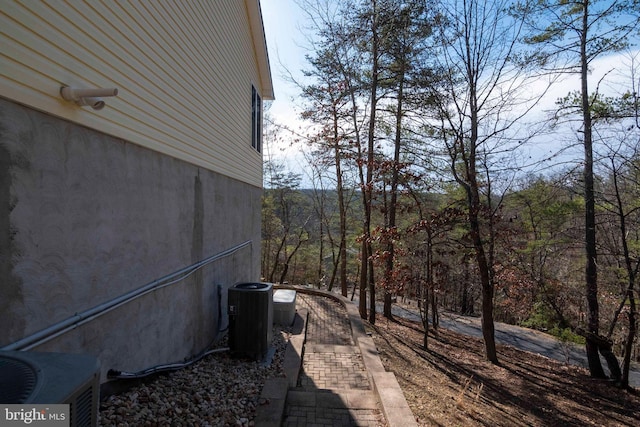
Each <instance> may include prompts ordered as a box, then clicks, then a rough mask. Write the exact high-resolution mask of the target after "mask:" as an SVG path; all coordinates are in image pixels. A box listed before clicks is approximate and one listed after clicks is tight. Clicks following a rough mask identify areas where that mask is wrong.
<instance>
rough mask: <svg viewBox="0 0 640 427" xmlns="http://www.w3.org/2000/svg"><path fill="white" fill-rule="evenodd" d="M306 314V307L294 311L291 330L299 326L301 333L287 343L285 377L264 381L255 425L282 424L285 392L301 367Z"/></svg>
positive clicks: (294, 382) (305, 334)
mask: <svg viewBox="0 0 640 427" xmlns="http://www.w3.org/2000/svg"><path fill="white" fill-rule="evenodd" d="M308 315H309V313H308V312H307V310H306V309H300V310H298V311H297V313H296V316H295V318H294V322H293V330H296V329H299V328H300V327H301V328H302V330H301V333H299V334H296V335H292V336H291V337H290V338H289V342H288V343H287V347H286V349H285V352H284V360H283V362H282V365H283V370H284V373H285V377H284V378H269V379H267V380H266V381H265V384H264V387H263V388H262V391H261V393H260V406H258V407H257V408H256V418H255V425H257V426H260V427H263V426H264V427H280V425H281V424H282V417H283V416H284V410H285V404H286V400H287V392H288V391H289V388H292V387H295V385H296V382H297V381H298V375H299V374H300V369H301V367H302V359H303V356H304V354H303V352H304V342H305V341H306V337H307V319H308ZM300 323H302V324H300Z"/></svg>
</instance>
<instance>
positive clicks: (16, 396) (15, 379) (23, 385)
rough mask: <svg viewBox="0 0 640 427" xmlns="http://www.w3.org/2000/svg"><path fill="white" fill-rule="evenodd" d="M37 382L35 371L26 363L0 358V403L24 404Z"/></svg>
mask: <svg viewBox="0 0 640 427" xmlns="http://www.w3.org/2000/svg"><path fill="white" fill-rule="evenodd" d="M37 380H38V374H37V371H36V370H35V369H34V368H33V367H32V366H31V365H29V364H28V363H25V362H23V361H21V360H16V359H13V358H10V357H0V384H2V387H0V403H3V404H11V403H25V402H26V401H27V399H28V398H29V396H31V394H32V393H33V390H34V389H35V387H36V384H37Z"/></svg>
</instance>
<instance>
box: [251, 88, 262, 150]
mask: <svg viewBox="0 0 640 427" xmlns="http://www.w3.org/2000/svg"><path fill="white" fill-rule="evenodd" d="M251 147H253V148H254V149H255V150H256V151H257V152H258V153H261V152H262V97H261V96H260V94H259V93H258V90H257V89H256V87H255V86H254V85H251Z"/></svg>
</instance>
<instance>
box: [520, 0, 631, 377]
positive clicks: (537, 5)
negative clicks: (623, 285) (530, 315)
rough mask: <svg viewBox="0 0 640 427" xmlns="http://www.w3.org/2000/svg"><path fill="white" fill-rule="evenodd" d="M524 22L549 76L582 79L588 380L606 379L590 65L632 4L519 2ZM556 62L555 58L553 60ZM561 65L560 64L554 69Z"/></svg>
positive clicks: (615, 44) (620, 44)
mask: <svg viewBox="0 0 640 427" xmlns="http://www.w3.org/2000/svg"><path fill="white" fill-rule="evenodd" d="M514 10H517V12H518V13H519V16H521V17H525V19H526V20H527V23H528V26H529V29H530V33H529V36H528V37H527V38H526V40H527V41H528V42H529V43H532V44H534V45H535V52H534V53H533V55H531V56H530V57H529V58H530V60H531V61H533V60H537V63H538V64H539V65H540V67H541V68H543V69H546V70H548V71H550V72H556V73H563V74H577V75H578V76H580V83H581V85H580V92H579V95H580V100H579V104H577V107H578V108H579V113H580V116H581V120H582V128H581V130H580V134H581V135H582V144H583V148H584V169H583V180H584V198H585V240H584V242H585V254H586V268H585V293H586V299H587V305H588V322H587V323H588V325H587V326H588V331H587V332H588V334H587V336H586V350H587V359H588V362H589V371H590V373H591V376H592V377H596V378H603V377H605V374H604V370H603V369H602V364H601V363H600V358H599V356H598V343H597V340H596V338H595V337H597V336H598V335H599V329H600V315H599V304H598V261H597V241H596V215H595V190H594V171H593V164H594V158H593V152H594V150H593V145H594V141H593V114H592V108H591V107H592V104H591V99H590V92H589V81H588V76H589V66H590V64H592V62H593V61H594V59H596V58H598V57H600V56H602V55H605V54H607V53H611V52H615V51H619V50H620V49H623V48H624V47H625V46H626V45H627V44H628V37H629V35H630V34H632V33H634V32H635V31H636V29H637V28H638V25H639V20H638V17H639V10H638V4H637V2H636V1H633V0H631V1H627V0H613V1H610V0H574V1H564V0H537V1H531V2H529V1H523V2H521V3H519V4H518V6H517V7H516V8H515V9H514ZM556 60H559V62H557V61H556ZM558 64H559V65H558Z"/></svg>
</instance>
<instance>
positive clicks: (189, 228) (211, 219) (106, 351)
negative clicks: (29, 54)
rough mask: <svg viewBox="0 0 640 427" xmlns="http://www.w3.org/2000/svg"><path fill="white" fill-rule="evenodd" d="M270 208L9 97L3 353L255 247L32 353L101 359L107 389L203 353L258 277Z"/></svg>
mask: <svg viewBox="0 0 640 427" xmlns="http://www.w3.org/2000/svg"><path fill="white" fill-rule="evenodd" d="M215 143H220V144H224V141H215ZM260 196H261V189H260V188H257V187H254V186H251V185H249V184H246V183H242V182H240V181H237V180H234V179H231V178H228V177H225V176H222V175H220V174H216V173H213V172H211V171H208V170H206V169H203V168H199V167H196V166H194V165H191V164H189V163H186V162H184V161H181V160H176V159H173V158H171V157H168V156H166V155H162V154H159V153H156V152H154V151H151V150H148V149H146V148H142V147H140V146H137V145H134V144H131V143H128V142H126V141H123V140H121V139H117V138H114V137H111V136H107V135H104V134H101V133H99V132H96V131H94V130H91V129H88V128H84V127H81V126H79V125H76V124H73V123H71V122H67V121H64V120H61V119H58V118H55V117H53V116H49V115H47V114H43V113H40V112H37V111H34V110H32V109H30V108H27V107H24V106H21V105H18V104H15V103H13V102H10V101H7V100H4V99H2V98H0V280H1V281H0V325H2V327H0V347H2V346H6V345H8V344H11V343H13V342H15V341H17V340H19V339H21V338H24V337H26V336H29V335H31V334H33V333H35V332H38V331H39V330H42V329H44V328H47V327H49V326H51V325H53V324H55V323H56V322H60V321H62V320H64V319H67V318H69V317H70V316H72V315H74V313H78V312H82V311H84V310H87V309H90V308H92V307H95V306H98V305H100V304H102V303H105V302H107V301H109V300H111V299H113V298H116V297H118V296H120V295H123V294H125V293H127V292H129V291H131V290H134V289H137V288H140V287H142V286H143V285H145V284H147V283H150V282H152V281H154V280H156V279H159V278H162V277H163V276H166V275H168V274H170V273H172V272H175V271H177V270H180V269H182V268H184V267H187V266H189V265H191V264H193V263H195V262H198V261H200V260H202V259H203V258H207V257H210V256H213V255H215V254H217V253H220V252H222V251H225V250H227V249H229V248H232V247H235V246H237V245H239V244H242V243H243V242H246V241H252V244H250V245H247V246H246V247H244V248H243V249H241V250H239V251H238V252H236V253H235V254H234V255H231V256H229V257H225V258H223V259H220V260H217V261H215V262H213V263H212V264H209V265H208V266H207V267H205V268H203V269H201V270H199V271H198V272H197V273H195V274H193V275H191V276H189V277H188V278H186V279H184V280H182V281H180V282H177V283H175V284H173V285H171V286H167V287H164V288H162V289H159V290H157V291H154V292H152V293H149V294H147V295H145V296H142V297H140V298H138V299H136V300H134V301H133V302H131V303H129V304H126V305H123V306H121V307H119V308H117V309H115V310H113V311H111V312H109V313H107V314H105V315H103V316H100V317H98V318H97V319H95V320H93V321H92V322H90V323H87V324H85V325H82V326H80V327H78V328H77V329H75V330H72V331H70V332H68V333H65V334H63V335H61V336H59V337H57V338H55V339H53V340H51V341H49V342H47V343H45V344H43V345H40V346H38V347H36V348H34V349H33V350H34V351H62V352H86V353H91V354H94V355H96V356H97V357H98V358H99V359H100V362H101V364H102V369H103V378H102V380H103V381H104V380H105V377H104V374H105V373H106V371H107V370H108V369H118V370H124V371H135V370H139V369H143V368H147V367H149V366H152V365H156V364H159V363H166V362H173V361H178V360H182V359H184V358H185V357H188V356H190V355H193V354H196V353H198V352H199V351H201V350H202V349H203V348H204V347H205V346H207V345H208V344H209V343H210V342H211V341H212V340H213V339H214V337H215V336H216V333H217V331H218V329H219V327H220V326H224V325H226V321H227V320H226V290H227V288H228V287H229V286H231V285H233V284H234V283H236V282H239V281H254V280H257V279H258V278H259V265H260V253H259V251H260V210H261V208H260V206H261V205H260V203H261V202H260ZM218 285H220V286H222V288H221V291H222V292H221V294H222V296H223V301H219V289H218ZM218 307H222V308H223V311H224V313H222V322H221V323H222V324H223V325H219V318H220V317H219V316H220V313H219V311H218Z"/></svg>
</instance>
